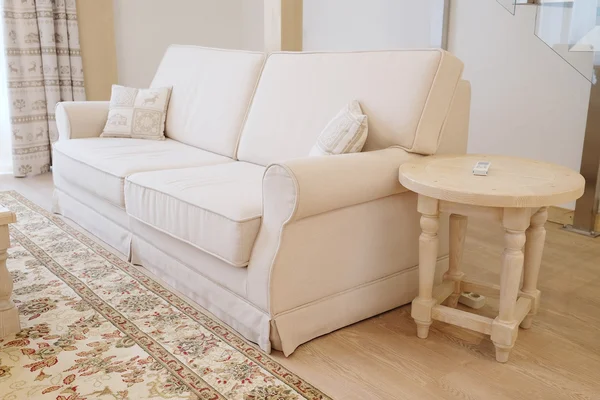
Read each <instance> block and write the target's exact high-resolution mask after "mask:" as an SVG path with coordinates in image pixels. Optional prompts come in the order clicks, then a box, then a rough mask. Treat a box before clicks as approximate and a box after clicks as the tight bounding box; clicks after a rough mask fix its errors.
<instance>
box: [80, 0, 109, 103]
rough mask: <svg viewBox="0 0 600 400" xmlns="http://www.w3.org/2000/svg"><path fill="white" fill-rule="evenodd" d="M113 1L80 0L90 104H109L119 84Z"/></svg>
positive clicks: (81, 32)
mask: <svg viewBox="0 0 600 400" xmlns="http://www.w3.org/2000/svg"><path fill="white" fill-rule="evenodd" d="M112 2H113V0H77V14H78V21H79V40H80V43H81V51H82V57H83V74H84V78H85V85H86V89H85V91H86V95H87V99H88V100H108V99H110V90H111V85H112V84H113V83H117V58H116V51H115V35H114V29H113V4H112Z"/></svg>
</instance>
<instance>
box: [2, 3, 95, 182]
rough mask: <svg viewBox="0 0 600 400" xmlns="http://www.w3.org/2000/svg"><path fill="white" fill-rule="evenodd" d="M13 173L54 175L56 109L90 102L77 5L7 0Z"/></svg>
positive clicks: (7, 55) (5, 43) (6, 21)
mask: <svg viewBox="0 0 600 400" xmlns="http://www.w3.org/2000/svg"><path fill="white" fill-rule="evenodd" d="M2 18H3V21H4V24H3V25H4V45H5V46H4V47H5V55H6V57H5V60H6V63H7V71H6V74H7V80H8V102H9V113H10V125H11V131H12V132H11V133H12V157H13V174H14V175H15V176H17V177H23V176H27V175H35V174H40V173H44V172H47V171H49V170H50V164H51V145H52V143H54V142H55V141H56V140H57V139H58V132H57V129H56V122H55V118H54V109H55V107H56V103H58V102H60V101H73V100H75V101H81V100H85V89H84V80H83V64H82V61H81V52H80V48H79V29H78V25H77V8H76V3H75V0H3V6H2Z"/></svg>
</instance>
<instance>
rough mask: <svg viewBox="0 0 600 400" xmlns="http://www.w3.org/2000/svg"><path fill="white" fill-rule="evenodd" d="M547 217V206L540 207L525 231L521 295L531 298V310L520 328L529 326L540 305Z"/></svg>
mask: <svg viewBox="0 0 600 400" xmlns="http://www.w3.org/2000/svg"><path fill="white" fill-rule="evenodd" d="M547 219H548V208H547V207H542V208H540V209H539V210H538V212H536V213H535V214H533V216H532V217H531V224H530V225H529V228H528V229H527V231H526V232H525V235H526V236H527V241H526V242H525V265H524V267H523V268H524V269H525V271H524V273H523V288H522V289H521V291H522V294H521V295H522V296H523V297H526V298H528V299H531V310H530V311H529V314H527V316H526V317H525V319H524V320H523V322H521V328H523V329H529V328H531V323H532V321H533V316H534V315H535V314H537V312H538V309H539V307H540V291H539V290H538V289H537V282H538V276H539V273H540V265H541V264H542V253H543V251H544V241H545V240H546V228H544V225H545V224H546V220H547Z"/></svg>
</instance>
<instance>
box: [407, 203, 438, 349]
mask: <svg viewBox="0 0 600 400" xmlns="http://www.w3.org/2000/svg"><path fill="white" fill-rule="evenodd" d="M418 210H419V212H420V213H421V231H422V232H421V236H420V237H419V296H418V297H417V298H416V299H414V300H413V302H412V311H411V316H412V317H413V318H414V320H415V323H416V324H417V336H418V337H420V338H421V339H425V338H427V335H428V334H429V326H430V325H431V321H432V319H431V309H432V308H433V306H434V305H436V300H435V299H434V298H433V296H432V293H433V281H434V279H435V267H436V263H437V255H438V247H439V238H438V229H439V227H440V220H439V218H440V211H439V201H438V200H437V199H432V198H430V197H426V196H422V195H419V203H418Z"/></svg>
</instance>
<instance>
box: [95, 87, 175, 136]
mask: <svg viewBox="0 0 600 400" xmlns="http://www.w3.org/2000/svg"><path fill="white" fill-rule="evenodd" d="M170 97H171V88H169V87H163V88H152V89H135V88H129V87H125V86H119V85H113V86H112V93H111V96H110V107H109V111H108V120H107V121H106V125H105V126H104V131H103V132H102V134H101V135H100V136H101V137H120V138H133V139H151V140H164V139H165V121H166V119H167V106H168V104H169V98H170Z"/></svg>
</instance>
